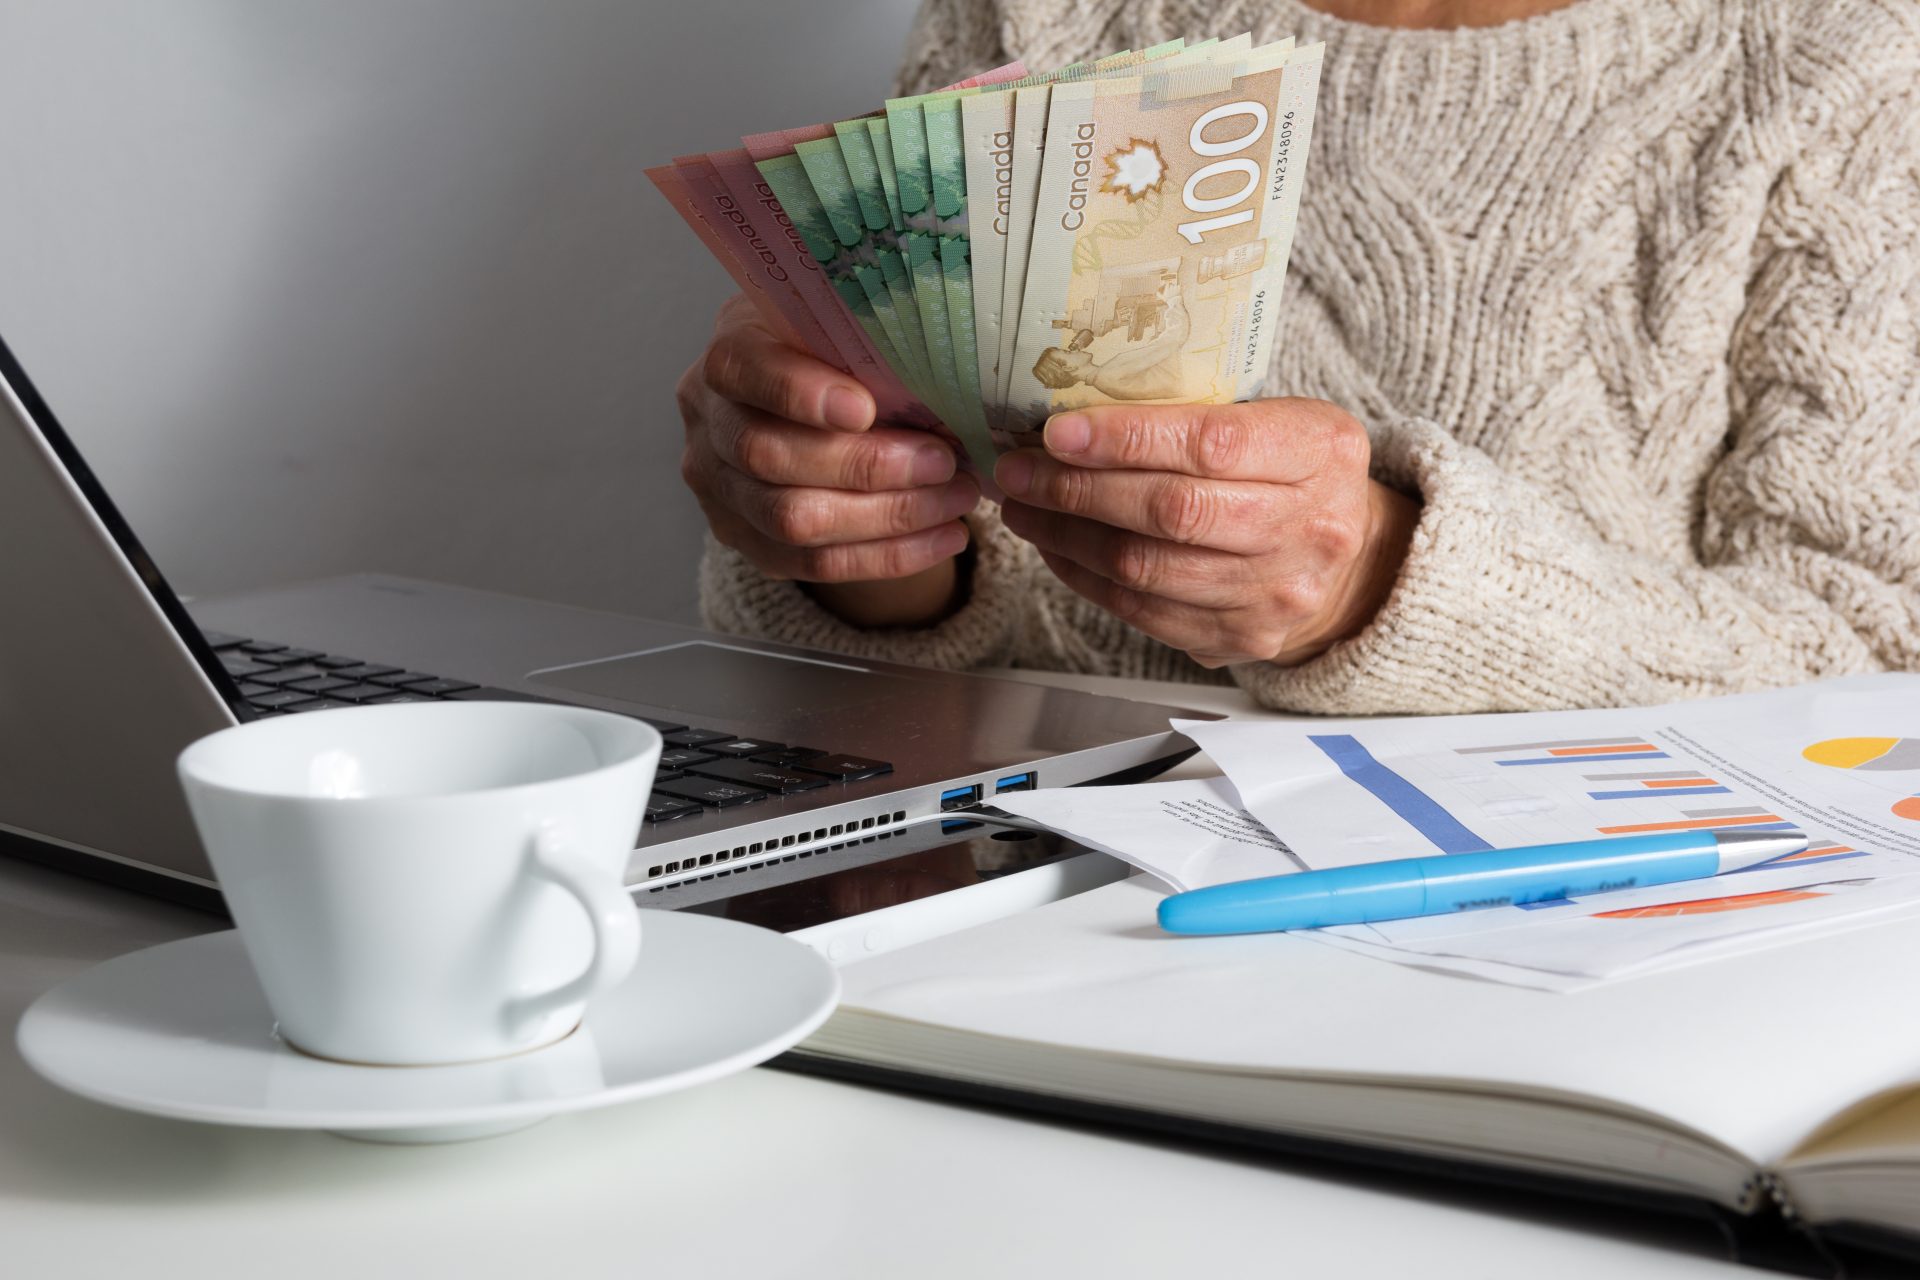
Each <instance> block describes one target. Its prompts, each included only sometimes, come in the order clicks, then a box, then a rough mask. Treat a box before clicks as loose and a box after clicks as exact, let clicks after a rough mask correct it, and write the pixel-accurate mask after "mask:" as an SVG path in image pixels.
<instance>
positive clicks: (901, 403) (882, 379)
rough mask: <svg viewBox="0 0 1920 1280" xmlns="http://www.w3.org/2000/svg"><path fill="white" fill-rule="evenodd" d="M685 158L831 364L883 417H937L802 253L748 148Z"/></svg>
mask: <svg viewBox="0 0 1920 1280" xmlns="http://www.w3.org/2000/svg"><path fill="white" fill-rule="evenodd" d="M684 159H699V160H702V161H704V162H706V164H708V165H709V166H710V167H711V169H712V172H713V174H714V175H715V176H716V177H717V178H718V179H719V180H720V183H721V185H722V187H723V188H724V194H725V198H726V203H725V204H722V203H720V200H721V197H720V195H719V194H717V193H716V195H715V197H714V202H715V213H716V217H717V218H718V219H719V220H722V221H725V222H726V223H727V224H728V225H730V226H732V227H733V229H734V231H735V232H736V234H737V235H738V236H740V237H741V238H743V239H745V240H746V241H747V242H748V244H749V245H750V246H752V247H754V249H755V252H756V254H763V255H765V256H766V257H769V258H771V259H772V260H773V262H772V266H771V267H769V268H768V271H767V274H768V275H769V276H776V275H777V279H776V280H775V281H774V283H777V284H784V285H786V286H787V287H789V288H790V289H791V290H792V293H793V296H794V297H795V298H796V299H797V301H798V303H799V304H800V305H801V306H803V307H805V309H806V310H807V311H808V312H809V313H810V314H811V315H812V316H813V317H814V319H815V320H816V321H817V322H818V323H819V324H820V326H821V327H822V328H823V329H824V330H825V331H826V335H827V337H828V339H829V340H830V341H831V342H832V343H833V346H834V349H835V350H836V351H837V352H839V354H840V359H839V360H838V361H829V362H828V363H830V364H835V365H836V366H837V367H839V368H843V369H846V370H847V371H848V372H850V373H851V374H853V376H854V377H855V378H857V379H859V381H860V382H861V384H862V385H864V386H865V387H866V388H867V390H869V391H871V392H872V393H873V397H874V402H875V404H876V406H877V411H878V414H879V417H880V419H881V420H882V421H884V422H894V423H900V424H903V425H909V424H910V425H915V426H922V427H925V426H929V425H931V424H932V423H933V422H935V421H936V420H937V419H936V418H935V416H934V414H933V413H932V411H931V410H930V409H928V408H927V406H926V405H925V404H924V403H922V402H921V401H920V400H919V398H918V397H916V396H915V395H914V394H913V393H912V392H911V391H910V390H908V388H907V387H906V385H905V384H904V383H903V382H901V381H900V378H899V376H898V375H897V374H896V373H895V372H894V370H893V368H892V366H891V365H889V364H888V363H887V361H886V360H885V359H884V358H883V357H882V355H881V353H880V351H879V349H878V348H876V347H875V346H874V345H873V343H872V341H871V340H870V339H869V338H868V337H867V335H866V333H865V331H864V330H863V329H861V328H860V326H859V324H858V323H857V322H856V321H855V319H854V317H853V315H852V314H851V313H850V312H849V311H848V310H847V308H846V307H845V306H844V305H842V304H841V302H840V299H839V297H838V295H837V294H836V293H835V291H834V287H833V285H832V283H831V282H830V281H829V280H827V278H826V276H825V275H824V274H822V272H821V270H820V264H819V262H818V261H816V260H815V259H814V257H813V255H812V254H811V253H809V252H808V251H807V247H806V243H805V241H804V240H803V239H802V238H801V236H800V232H799V229H798V228H796V227H795V226H794V225H793V220H792V219H791V218H789V217H788V216H787V214H786V211H785V210H784V209H783V208H782V207H781V205H780V201H779V199H778V197H776V196H775V195H774V192H773V188H772V187H771V186H769V185H768V183H767V181H766V179H765V178H764V177H763V176H762V175H761V173H760V171H759V170H758V169H757V168H755V167H754V163H753V158H752V157H751V156H750V155H748V154H747V151H746V149H745V148H743V147H736V148H732V149H729V150H725V151H715V152H710V153H709V154H707V155H705V156H700V157H683V160H684ZM769 292H771V286H770V288H769Z"/></svg>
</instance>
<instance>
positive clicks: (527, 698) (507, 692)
mask: <svg viewBox="0 0 1920 1280" xmlns="http://www.w3.org/2000/svg"><path fill="white" fill-rule="evenodd" d="M437 678H438V677H433V676H429V677H428V679H429V680H434V679H437ZM454 683H455V684H459V683H460V682H459V681H457V680H456V681H454ZM426 687H427V686H426V685H425V684H410V685H408V686H407V692H408V693H419V692H421V691H422V690H424V689H425V688H426ZM447 701H448V702H552V701H554V699H552V698H543V697H541V696H540V695H539V694H537V693H521V692H520V691H519V690H518V689H489V688H487V687H486V686H484V685H471V684H466V685H461V687H460V688H458V689H455V690H454V691H453V692H452V693H450V694H448V695H447Z"/></svg>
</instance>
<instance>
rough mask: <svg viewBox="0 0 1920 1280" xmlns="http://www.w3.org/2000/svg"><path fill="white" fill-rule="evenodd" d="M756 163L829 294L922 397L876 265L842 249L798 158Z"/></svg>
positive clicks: (889, 299)
mask: <svg viewBox="0 0 1920 1280" xmlns="http://www.w3.org/2000/svg"><path fill="white" fill-rule="evenodd" d="M756 167H757V168H758V169H759V170H760V175H761V176H762V177H763V178H765V179H766V180H767V185H768V186H769V187H771V188H773V194H774V197H775V198H776V199H777V200H779V201H780V208H781V210H782V211H783V212H784V213H785V214H786V215H787V219H788V221H790V222H792V223H793V227H794V230H796V231H798V232H799V233H800V239H801V242H802V243H804V244H805V245H806V246H807V252H808V253H810V254H812V255H813V257H814V260H815V261H817V262H818V263H819V264H820V270H821V274H823V275H825V276H826V277H827V280H828V282H829V283H830V284H832V285H833V291H834V293H835V294H836V295H838V297H839V299H840V301H841V302H842V303H843V304H844V305H845V306H846V308H847V310H848V311H849V312H851V313H852V315H853V318H854V319H855V320H856V321H857V322H858V323H859V325H860V328H861V329H862V330H863V331H864V332H865V333H866V335H867V340H868V341H869V342H871V343H873V345H874V348H875V349H876V350H878V351H879V352H880V355H881V357H882V358H883V359H885V360H886V362H887V363H888V365H890V366H892V368H893V370H894V372H895V373H897V374H899V375H901V380H902V381H903V382H906V383H907V389H908V390H909V391H912V392H913V393H914V394H915V395H916V396H919V397H920V399H921V400H922V401H925V400H926V398H927V397H926V396H925V394H924V393H923V391H922V389H921V388H919V387H916V386H914V385H913V379H912V377H911V376H910V372H909V371H910V370H911V369H912V368H913V366H912V365H911V364H910V363H909V362H908V361H907V360H906V359H905V358H904V357H903V356H902V354H901V347H902V346H903V345H904V338H902V339H901V340H900V341H898V342H896V340H895V337H894V335H895V334H896V333H899V332H900V324H899V319H898V317H896V316H894V315H893V299H892V297H891V296H889V295H888V293H887V286H886V284H885V282H884V281H882V280H881V279H880V272H879V270H878V268H876V267H873V266H871V265H868V264H863V263H861V262H860V261H859V259H858V258H857V257H855V256H854V255H852V254H849V253H846V252H844V251H843V250H842V246H841V244H840V240H839V237H838V236H836V235H835V234H834V230H833V223H832V222H831V221H829V220H828V218H827V212H826V210H825V209H824V208H822V207H821V205H820V201H819V199H818V198H817V197H816V196H815V195H814V191H813V184H812V183H811V182H809V181H808V179H807V171H806V168H805V167H804V166H803V165H802V164H801V163H800V157H798V156H795V155H785V156H771V157H769V158H768V159H765V160H761V161H758V162H757V164H756Z"/></svg>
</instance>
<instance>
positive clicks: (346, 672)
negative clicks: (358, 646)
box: [332, 662, 400, 680]
mask: <svg viewBox="0 0 1920 1280" xmlns="http://www.w3.org/2000/svg"><path fill="white" fill-rule="evenodd" d="M332 670H333V672H334V674H336V675H339V676H343V677H345V678H346V679H348V680H371V679H373V678H374V677H375V676H390V675H393V674H395V673H396V672H398V671H399V670H400V668H398V667H383V666H381V665H380V664H379V663H377V662H361V663H356V664H355V665H353V666H351V667H334V668H332Z"/></svg>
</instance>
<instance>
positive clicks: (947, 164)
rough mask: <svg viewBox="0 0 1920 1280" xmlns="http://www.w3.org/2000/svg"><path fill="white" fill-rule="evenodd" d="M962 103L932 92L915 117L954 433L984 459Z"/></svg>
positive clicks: (987, 445)
mask: <svg viewBox="0 0 1920 1280" xmlns="http://www.w3.org/2000/svg"><path fill="white" fill-rule="evenodd" d="M968 96H970V97H971V96H978V95H977V94H969V95H968ZM992 96H994V97H1005V96H1006V95H1005V94H1003V93H1001V94H994V95H992ZM962 100H963V99H962V98H961V97H960V95H958V94H944V93H943V94H934V95H933V96H931V97H929V98H927V99H925V100H924V101H923V102H922V103H921V113H922V115H924V116H925V118H926V126H927V160H928V170H929V174H930V186H931V188H932V191H933V213H934V219H935V226H936V228H937V242H938V245H939V250H940V280H941V285H942V287H943V288H944V290H945V291H946V299H947V323H948V325H949V326H950V328H951V330H952V334H953V361H954V378H955V380H956V382H957V384H958V388H957V389H958V391H959V393H960V397H961V403H962V412H963V415H964V416H963V421H964V425H965V430H962V431H960V435H961V437H962V438H963V439H966V440H968V441H969V442H973V441H977V442H978V444H979V447H980V450H981V452H982V454H983V455H984V456H986V457H989V458H990V457H992V456H993V444H992V438H991V437H990V436H989V435H988V432H987V425H988V409H987V406H986V403H985V401H984V399H983V398H982V396H981V394H980V391H981V382H980V355H979V351H980V347H979V343H978V340H977V335H976V333H975V326H974V312H975V300H974V282H973V264H972V261H971V258H970V256H969V253H970V237H969V235H968V232H967V221H968V209H967V167H966V166H967V153H966V148H965V147H964V146H963V145H962V144H961V140H960V104H961V102H962Z"/></svg>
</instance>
